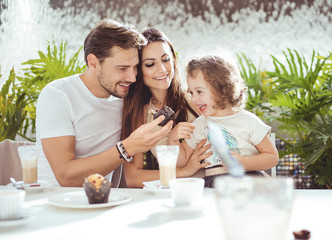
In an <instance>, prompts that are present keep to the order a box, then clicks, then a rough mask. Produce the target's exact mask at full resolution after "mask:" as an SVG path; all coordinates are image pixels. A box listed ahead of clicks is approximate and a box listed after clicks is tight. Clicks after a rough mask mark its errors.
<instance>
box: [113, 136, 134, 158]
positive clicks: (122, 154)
mask: <svg viewBox="0 0 332 240" xmlns="http://www.w3.org/2000/svg"><path fill="white" fill-rule="evenodd" d="M116 149H117V150H118V152H119V154H120V158H123V159H124V160H126V161H127V162H129V163H131V162H132V161H133V157H132V156H130V155H129V154H128V153H127V151H126V149H125V148H124V146H123V144H122V141H120V142H117V143H116Z"/></svg>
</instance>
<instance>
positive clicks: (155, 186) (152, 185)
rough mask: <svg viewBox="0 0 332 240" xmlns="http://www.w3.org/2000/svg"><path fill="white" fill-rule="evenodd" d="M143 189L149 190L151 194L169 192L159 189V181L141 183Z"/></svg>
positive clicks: (167, 189)
mask: <svg viewBox="0 0 332 240" xmlns="http://www.w3.org/2000/svg"><path fill="white" fill-rule="evenodd" d="M143 185H144V187H143V189H146V190H149V191H151V192H163V193H165V192H171V190H170V189H169V188H160V180H155V181H149V182H143Z"/></svg>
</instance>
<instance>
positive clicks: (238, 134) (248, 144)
mask: <svg viewBox="0 0 332 240" xmlns="http://www.w3.org/2000/svg"><path fill="white" fill-rule="evenodd" d="M186 70H187V83H188V90H189V92H190V94H191V102H192V104H193V105H195V106H196V108H197V109H199V110H200V112H201V114H202V116H200V117H198V118H197V119H196V120H194V121H193V124H194V126H195V128H194V130H193V133H192V134H191V138H188V139H185V141H183V142H182V143H181V145H180V147H181V148H180V157H179V160H178V161H179V162H180V165H181V164H183V165H184V164H186V161H187V159H188V158H189V156H191V154H192V152H193V151H194V149H195V148H196V146H197V144H198V143H199V142H200V141H201V140H202V139H205V138H207V139H208V140H209V135H208V130H207V120H208V119H209V120H212V121H214V122H216V123H218V125H219V126H220V134H223V136H224V138H225V139H226V141H227V144H228V146H229V148H230V150H231V153H232V155H233V156H234V157H235V158H236V159H237V160H238V161H239V162H240V163H241V164H242V165H243V167H244V169H245V170H246V171H247V172H248V173H258V174H259V172H255V171H262V170H266V169H269V168H271V167H273V166H275V165H277V163H278V157H279V156H278V151H277V149H276V147H275V144H274V142H273V141H272V140H271V138H270V131H271V127H269V126H267V125H266V124H265V123H264V122H263V121H262V120H260V119H259V118H258V117H257V116H256V115H254V114H253V113H250V112H248V111H246V110H244V106H245V102H246V90H247V88H246V87H245V85H244V82H243V79H242V78H241V75H240V71H239V69H238V67H237V65H236V62H235V60H234V59H232V58H229V57H224V58H221V57H218V56H205V57H202V58H197V59H193V60H191V61H190V62H189V63H188V65H187V68H186ZM212 151H213V149H212ZM205 161H206V162H209V163H210V165H209V166H207V168H206V171H205V172H206V177H205V182H206V186H211V185H212V181H213V179H214V177H215V176H216V175H221V174H225V173H227V169H226V168H225V166H223V163H222V159H219V158H218V156H217V155H216V154H215V153H213V154H212V155H211V156H210V157H209V158H207V159H205Z"/></svg>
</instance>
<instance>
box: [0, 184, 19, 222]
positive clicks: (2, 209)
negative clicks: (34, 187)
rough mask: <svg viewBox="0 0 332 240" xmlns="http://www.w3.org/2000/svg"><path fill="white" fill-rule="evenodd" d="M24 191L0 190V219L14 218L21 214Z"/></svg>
mask: <svg viewBox="0 0 332 240" xmlns="http://www.w3.org/2000/svg"><path fill="white" fill-rule="evenodd" d="M24 197H25V192H24V191H23V190H18V189H6V190H0V220H14V219H18V218H20V217H21V216H22V206H23V202H24Z"/></svg>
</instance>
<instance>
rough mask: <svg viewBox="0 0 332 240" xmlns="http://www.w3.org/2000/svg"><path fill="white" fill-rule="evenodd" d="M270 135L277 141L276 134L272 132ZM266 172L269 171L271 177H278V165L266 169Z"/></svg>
mask: <svg viewBox="0 0 332 240" xmlns="http://www.w3.org/2000/svg"><path fill="white" fill-rule="evenodd" d="M270 136H271V138H272V141H273V142H274V143H275V142H276V134H275V133H271V135H270ZM265 173H267V174H268V175H269V176H271V177H277V168H276V166H274V167H273V168H270V169H268V170H265Z"/></svg>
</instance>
